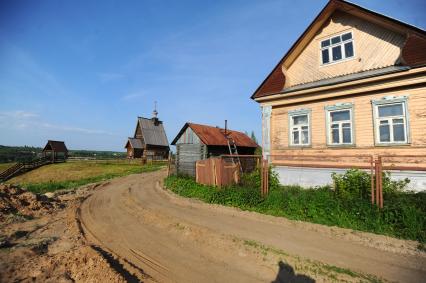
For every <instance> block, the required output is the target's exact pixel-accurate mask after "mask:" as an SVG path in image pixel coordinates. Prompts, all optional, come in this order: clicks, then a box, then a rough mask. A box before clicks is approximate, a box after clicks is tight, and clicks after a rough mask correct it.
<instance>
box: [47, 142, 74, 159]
mask: <svg viewBox="0 0 426 283" xmlns="http://www.w3.org/2000/svg"><path fill="white" fill-rule="evenodd" d="M42 154H43V156H44V157H50V158H52V159H53V160H66V159H67V158H68V149H67V147H66V145H65V143H64V142H63V141H52V140H48V141H47V144H46V146H45V147H44V148H43V151H42Z"/></svg>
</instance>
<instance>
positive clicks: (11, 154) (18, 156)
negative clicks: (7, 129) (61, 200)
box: [0, 145, 126, 163]
mask: <svg viewBox="0 0 426 283" xmlns="http://www.w3.org/2000/svg"><path fill="white" fill-rule="evenodd" d="M42 150H43V148H41V147H33V146H4V145H0V163H7V162H23V161H29V160H32V159H34V158H37V157H39V156H40V155H41V152H42ZM69 155H70V156H72V157H95V158H98V159H104V158H124V157H126V153H125V152H117V151H97V150H70V151H69Z"/></svg>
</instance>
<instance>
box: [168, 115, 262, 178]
mask: <svg viewBox="0 0 426 283" xmlns="http://www.w3.org/2000/svg"><path fill="white" fill-rule="evenodd" d="M228 139H232V140H233V141H234V142H235V145H236V147H237V150H238V154H241V155H253V154H254V152H255V150H256V148H257V147H258V145H257V144H256V143H255V142H254V141H253V140H252V139H251V138H250V137H248V136H247V135H246V134H244V133H241V132H238V131H233V130H228V129H226V130H225V129H221V128H219V127H212V126H207V125H200V124H194V123H186V124H185V125H184V126H183V127H182V129H181V130H180V131H179V133H178V135H177V136H176V137H175V138H174V140H173V141H172V145H175V146H176V171H177V173H178V174H184V175H190V176H195V162H196V161H197V160H202V159H207V158H209V157H214V156H220V155H225V154H230V151H229V146H228Z"/></svg>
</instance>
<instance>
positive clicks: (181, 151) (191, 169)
mask: <svg viewBox="0 0 426 283" xmlns="http://www.w3.org/2000/svg"><path fill="white" fill-rule="evenodd" d="M206 157H207V147H206V146H205V145H203V144H176V171H177V173H178V174H183V175H189V176H195V162H196V161H197V160H201V159H205V158H206Z"/></svg>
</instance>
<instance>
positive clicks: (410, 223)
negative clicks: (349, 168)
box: [165, 176, 426, 243]
mask: <svg viewBox="0 0 426 283" xmlns="http://www.w3.org/2000/svg"><path fill="white" fill-rule="evenodd" d="M253 184H254V183H252V185H250V182H248V185H244V186H231V187H226V188H222V189H217V188H214V187H210V186H204V185H200V184H197V183H196V182H195V181H194V180H193V179H191V178H184V177H176V176H171V177H168V178H166V180H165V185H166V187H167V188H169V189H170V190H172V191H173V192H175V193H177V194H179V195H181V196H184V197H190V198H197V199H200V200H203V201H205V202H208V203H215V204H221V205H227V206H234V207H239V208H241V209H243V210H250V211H256V212H259V213H263V214H269V215H274V216H282V217H286V218H288V219H292V220H301V221H307V222H312V223H318V224H323V225H328V226H338V227H343V228H349V229H354V230H360V231H366V232H372V233H376V234H383V235H389V236H393V237H397V238H403V239H410V240H417V241H419V242H421V243H425V242H426V193H425V192H420V193H414V192H392V193H389V194H387V195H386V196H385V199H384V208H383V209H382V210H379V209H378V208H377V207H376V206H372V205H371V203H370V201H369V200H368V199H364V198H357V197H348V196H345V197H341V196H340V195H339V194H336V192H335V191H333V190H332V189H331V188H330V187H319V188H312V189H303V188H301V187H298V186H278V185H276V184H274V186H271V189H270V192H269V195H268V196H267V197H266V198H262V197H261V195H260V188H259V187H258V186H256V185H253Z"/></svg>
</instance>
